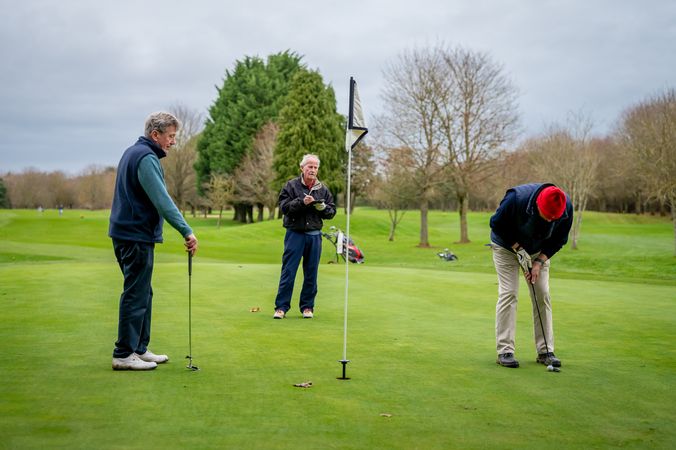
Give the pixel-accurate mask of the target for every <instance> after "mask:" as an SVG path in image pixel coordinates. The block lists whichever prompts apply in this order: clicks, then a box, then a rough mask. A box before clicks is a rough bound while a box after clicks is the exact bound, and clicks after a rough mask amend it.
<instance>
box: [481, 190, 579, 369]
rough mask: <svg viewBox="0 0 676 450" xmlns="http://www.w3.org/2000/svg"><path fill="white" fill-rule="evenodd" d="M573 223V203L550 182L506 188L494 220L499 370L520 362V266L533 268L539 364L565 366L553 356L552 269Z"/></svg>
mask: <svg viewBox="0 0 676 450" xmlns="http://www.w3.org/2000/svg"><path fill="white" fill-rule="evenodd" d="M572 224H573V205H572V203H571V202H570V199H568V198H567V196H566V194H565V192H563V191H562V190H561V189H559V188H558V187H556V186H554V185H553V184H550V183H532V184H524V185H521V186H516V187H513V188H511V189H508V190H507V193H506V194H505V197H504V198H503V199H502V201H501V202H500V206H499V207H498V209H497V210H496V211H495V214H493V216H492V217H491V220H490V225H491V241H492V242H493V245H492V247H493V263H494V264H495V270H496V272H497V274H498V302H497V305H496V308H495V338H496V347H497V352H498V359H497V363H498V364H500V365H501V366H505V367H514V368H515V367H519V361H517V360H516V359H515V358H514V337H515V333H516V304H517V298H518V294H519V273H520V272H521V268H522V267H526V268H530V270H529V271H527V272H526V273H525V277H526V281H527V282H528V283H530V284H532V285H533V288H534V291H535V293H536V298H537V299H536V298H533V292H532V290H531V289H529V290H528V291H529V294H530V296H531V301H532V303H533V327H534V333H535V349H536V351H537V358H536V361H537V362H538V363H541V364H545V365H550V364H551V365H552V366H554V367H561V361H560V360H559V359H558V358H557V357H556V356H555V355H554V329H553V325H552V304H551V299H550V296H549V265H550V259H551V258H552V256H554V255H555V254H556V253H557V252H558V251H559V250H561V248H562V247H563V246H564V245H565V244H566V242H568V232H569V231H570V227H571V225H572ZM520 259H521V261H522V263H520V261H519V260H520ZM536 301H537V307H536V303H535V302H536ZM538 310H539V315H540V317H538ZM540 320H542V323H540ZM543 329H544V335H543ZM545 342H546V344H545Z"/></svg>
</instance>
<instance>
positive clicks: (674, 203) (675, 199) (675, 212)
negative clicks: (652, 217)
mask: <svg viewBox="0 0 676 450" xmlns="http://www.w3.org/2000/svg"><path fill="white" fill-rule="evenodd" d="M669 203H671V205H669V206H671V221H672V222H673V224H674V256H676V196H672V197H671V198H670V199H669Z"/></svg>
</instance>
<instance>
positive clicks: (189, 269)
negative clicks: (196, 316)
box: [185, 252, 200, 370]
mask: <svg viewBox="0 0 676 450" xmlns="http://www.w3.org/2000/svg"><path fill="white" fill-rule="evenodd" d="M186 359H188V360H189V362H188V365H187V366H185V367H186V369H190V370H200V369H199V367H197V366H193V364H192V253H190V252H188V356H186Z"/></svg>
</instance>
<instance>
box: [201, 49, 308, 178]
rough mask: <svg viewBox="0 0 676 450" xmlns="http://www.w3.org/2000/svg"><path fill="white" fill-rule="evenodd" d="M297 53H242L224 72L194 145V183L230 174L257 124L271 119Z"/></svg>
mask: <svg viewBox="0 0 676 450" xmlns="http://www.w3.org/2000/svg"><path fill="white" fill-rule="evenodd" d="M301 58H302V57H301V56H299V55H297V54H295V53H293V52H289V51H286V52H282V53H277V54H275V55H270V56H269V57H268V58H267V63H266V62H264V61H263V60H262V59H261V58H258V57H249V56H247V57H245V58H244V59H243V60H242V61H237V62H236V64H235V68H234V70H233V71H232V72H230V71H226V77H225V79H224V81H223V86H222V87H221V88H220V89H218V98H217V99H216V101H215V102H214V104H213V105H212V106H211V108H210V109H209V118H208V119H207V122H206V125H205V128H204V132H203V133H202V135H201V137H200V140H199V142H198V144H197V152H198V160H197V162H196V164H195V169H196V171H197V175H198V185H199V186H202V185H203V184H204V183H206V182H208V180H209V179H210V176H211V175H212V174H214V173H221V174H231V173H232V172H233V171H234V170H235V168H236V167H237V166H238V165H239V163H240V161H241V160H242V158H243V157H244V155H246V154H247V153H248V152H249V151H250V150H251V146H252V143H253V138H254V136H255V135H256V133H257V132H258V131H259V130H260V128H261V127H262V126H263V125H264V124H265V123H267V122H269V121H271V120H275V119H276V118H277V116H278V113H279V108H280V106H281V104H282V101H283V99H284V97H285V96H286V94H287V92H288V89H289V81H290V79H291V77H292V76H293V74H294V73H295V72H296V71H298V70H299V69H300V68H301V67H302V65H301Z"/></svg>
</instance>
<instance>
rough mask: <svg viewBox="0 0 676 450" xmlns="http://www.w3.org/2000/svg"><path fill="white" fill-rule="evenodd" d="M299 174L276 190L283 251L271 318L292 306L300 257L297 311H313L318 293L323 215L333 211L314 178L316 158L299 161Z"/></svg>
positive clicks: (329, 198)
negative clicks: (299, 288) (300, 267)
mask: <svg viewBox="0 0 676 450" xmlns="http://www.w3.org/2000/svg"><path fill="white" fill-rule="evenodd" d="M300 170H301V175H300V176H299V177H298V178H294V179H292V180H289V181H287V182H286V184H285V185H284V188H283V189H282V191H281V192H280V193H279V209H280V210H281V211H282V214H284V227H285V228H286V235H285V236H284V254H283V255H282V273H281V276H280V278H279V288H278V290H277V298H276V299H275V314H274V316H273V318H275V319H283V318H284V316H285V315H286V313H287V311H288V310H289V309H290V308H291V296H292V294H293V284H294V281H295V279H296V272H297V271H298V265H299V264H300V260H301V258H302V259H303V277H304V279H303V289H302V290H301V291H300V311H301V313H302V314H303V318H306V319H311V318H312V317H313V315H314V307H315V296H316V295H317V271H318V269H319V259H320V257H321V255H322V232H321V230H322V227H323V226H324V221H323V219H332V218H333V216H335V215H336V205H335V204H334V203H333V196H332V195H331V192H329V190H328V189H327V188H326V186H324V185H323V184H322V183H321V182H320V181H319V180H318V179H317V172H319V158H318V157H317V156H316V155H305V156H303V159H302V160H301V162H300Z"/></svg>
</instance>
